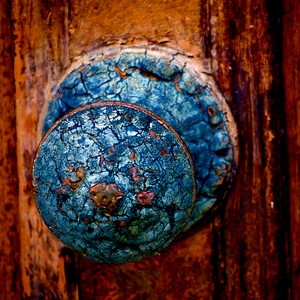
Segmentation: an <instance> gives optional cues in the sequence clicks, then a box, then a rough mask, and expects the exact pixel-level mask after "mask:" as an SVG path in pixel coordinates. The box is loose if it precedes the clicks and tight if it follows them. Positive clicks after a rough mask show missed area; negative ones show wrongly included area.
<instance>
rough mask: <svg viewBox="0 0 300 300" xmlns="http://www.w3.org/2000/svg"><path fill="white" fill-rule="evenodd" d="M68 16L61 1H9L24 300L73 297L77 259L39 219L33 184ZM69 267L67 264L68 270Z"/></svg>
mask: <svg viewBox="0 0 300 300" xmlns="http://www.w3.org/2000/svg"><path fill="white" fill-rule="evenodd" d="M67 15H68V6H67V3H66V2H65V1H49V2H47V1H17V0H16V1H14V2H13V22H14V28H13V34H14V36H15V40H14V49H15V59H14V76H15V86H16V99H17V101H16V115H17V128H18V130H17V145H18V146H17V155H18V177H19V179H20V180H19V199H20V201H19V215H20V225H21V226H20V245H21V254H20V266H21V279H22V287H23V296H22V297H23V298H24V299H37V298H38V299H41V298H43V299H76V298H77V296H76V295H77V290H76V280H75V279H74V275H72V274H71V275H72V276H71V277H70V274H68V272H70V266H71V265H72V263H73V264H74V263H75V255H74V254H72V253H69V250H68V249H67V250H66V249H65V247H64V246H63V245H62V244H60V243H58V242H57V240H56V238H54V236H53V235H52V234H51V233H50V231H49V230H48V229H47V228H46V227H45V225H44V224H43V223H42V220H41V218H40V216H39V214H38V212H37V209H36V205H35V201H34V200H33V196H32V186H31V182H32V178H31V169H32V163H33V156H34V153H35V150H36V148H37V142H38V141H37V123H38V119H39V114H40V112H41V109H42V106H43V103H44V101H45V98H46V95H47V92H49V89H50V88H51V85H52V84H53V80H56V79H57V77H58V76H59V74H60V73H61V72H62V70H63V69H64V68H65V67H66V66H67V65H68V51H67V49H66V45H67V44H68V34H67V29H66V26H65V25H67V21H66V17H67ZM73 269H74V268H73ZM73 269H72V267H71V270H72V272H74V270H73ZM75 270H76V268H75ZM75 274H76V272H75ZM75 278H76V276H75ZM68 279H69V281H68ZM70 279H71V280H70Z"/></svg>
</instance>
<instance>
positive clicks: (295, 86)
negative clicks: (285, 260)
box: [283, 0, 300, 299]
mask: <svg viewBox="0 0 300 300" xmlns="http://www.w3.org/2000/svg"><path fill="white" fill-rule="evenodd" d="M284 12H285V14H284V19H283V20H284V30H283V38H284V39H283V74H284V86H285V92H286V93H285V95H286V96H285V97H286V101H285V111H286V123H287V135H288V143H287V145H288V157H289V199H290V221H291V226H290V240H291V279H292V299H300V235H299V232H300V55H299V54H300V50H299V47H300V22H299V20H300V2H299V1H297V0H291V1H288V0H287V1H285V7H284Z"/></svg>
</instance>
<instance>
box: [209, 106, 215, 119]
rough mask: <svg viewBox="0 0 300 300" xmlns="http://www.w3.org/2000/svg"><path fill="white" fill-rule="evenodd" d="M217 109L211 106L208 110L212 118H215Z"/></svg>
mask: <svg viewBox="0 0 300 300" xmlns="http://www.w3.org/2000/svg"><path fill="white" fill-rule="evenodd" d="M216 111H217V110H216V108H215V107H214V106H209V107H208V108H207V112H208V114H209V115H210V116H211V117H213V116H215V114H216Z"/></svg>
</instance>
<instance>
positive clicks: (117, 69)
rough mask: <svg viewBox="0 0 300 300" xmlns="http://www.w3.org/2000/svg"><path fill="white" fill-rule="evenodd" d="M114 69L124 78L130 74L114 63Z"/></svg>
mask: <svg viewBox="0 0 300 300" xmlns="http://www.w3.org/2000/svg"><path fill="white" fill-rule="evenodd" d="M114 70H115V71H116V73H117V74H118V75H119V76H120V77H122V78H123V79H126V78H128V77H129V76H130V75H128V74H127V73H126V72H122V71H121V70H120V69H119V68H118V67H117V66H116V65H114Z"/></svg>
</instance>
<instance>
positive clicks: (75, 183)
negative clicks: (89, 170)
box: [56, 167, 84, 193]
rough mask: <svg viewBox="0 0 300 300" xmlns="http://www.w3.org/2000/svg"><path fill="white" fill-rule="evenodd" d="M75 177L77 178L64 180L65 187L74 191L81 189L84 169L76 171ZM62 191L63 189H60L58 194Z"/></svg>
mask: <svg viewBox="0 0 300 300" xmlns="http://www.w3.org/2000/svg"><path fill="white" fill-rule="evenodd" d="M75 176H76V178H70V177H66V178H64V179H63V185H65V186H68V187H69V188H70V189H71V190H72V191H74V190H76V189H78V188H79V186H80V184H81V182H82V180H83V176H84V168H82V167H79V168H77V169H76V171H75ZM60 190H61V191H63V190H62V187H61V188H59V189H58V190H56V192H57V193H60Z"/></svg>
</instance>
